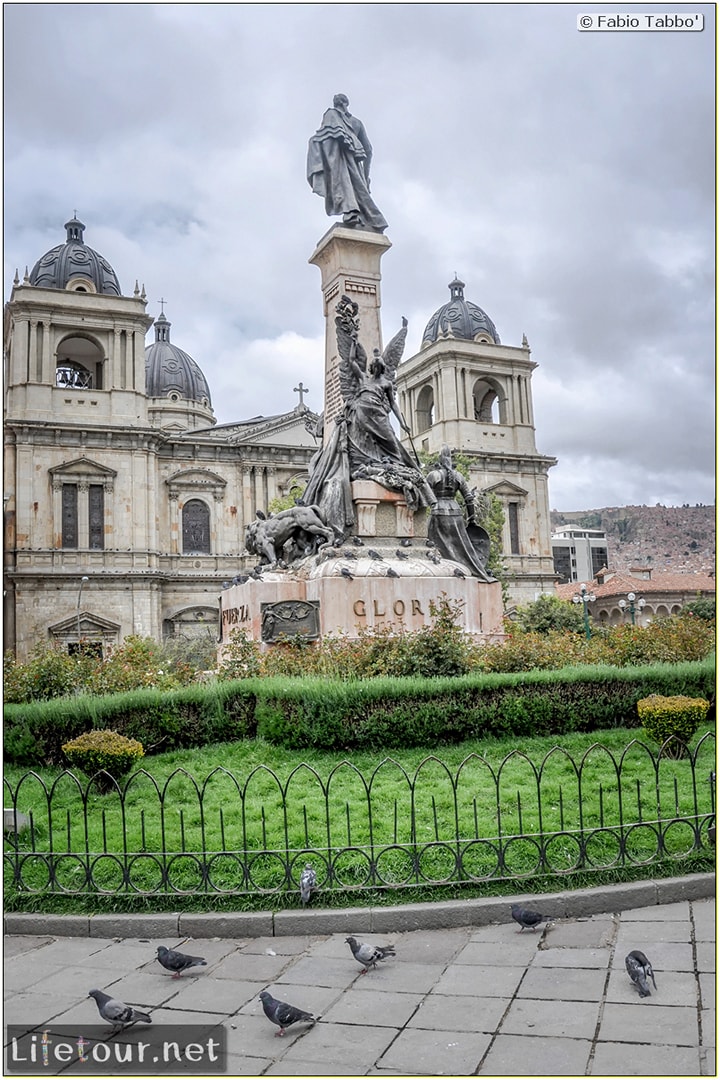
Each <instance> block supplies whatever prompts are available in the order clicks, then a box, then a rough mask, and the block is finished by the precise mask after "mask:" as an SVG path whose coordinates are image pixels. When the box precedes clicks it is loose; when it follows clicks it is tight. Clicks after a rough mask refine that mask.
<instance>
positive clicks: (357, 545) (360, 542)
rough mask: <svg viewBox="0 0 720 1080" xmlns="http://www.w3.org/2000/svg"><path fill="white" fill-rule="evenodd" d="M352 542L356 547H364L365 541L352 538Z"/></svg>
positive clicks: (357, 537) (356, 537) (355, 537)
mask: <svg viewBox="0 0 720 1080" xmlns="http://www.w3.org/2000/svg"><path fill="white" fill-rule="evenodd" d="M352 542H353V544H355V546H356V547H365V541H364V540H361V539H360V537H359V536H353V538H352Z"/></svg>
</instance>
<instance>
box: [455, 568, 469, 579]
mask: <svg viewBox="0 0 720 1080" xmlns="http://www.w3.org/2000/svg"><path fill="white" fill-rule="evenodd" d="M453 574H454V575H455V577H462V578H464V577H467V574H464V573H463V572H462V570H461V569H460V567H459V566H455V567H453Z"/></svg>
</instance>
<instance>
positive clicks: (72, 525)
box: [62, 484, 78, 548]
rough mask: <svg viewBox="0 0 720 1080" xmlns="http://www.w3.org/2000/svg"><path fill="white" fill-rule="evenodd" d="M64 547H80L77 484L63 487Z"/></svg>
mask: <svg viewBox="0 0 720 1080" xmlns="http://www.w3.org/2000/svg"><path fill="white" fill-rule="evenodd" d="M62 546H63V547H64V548H76V547H77V546H78V489H77V484H63V486H62Z"/></svg>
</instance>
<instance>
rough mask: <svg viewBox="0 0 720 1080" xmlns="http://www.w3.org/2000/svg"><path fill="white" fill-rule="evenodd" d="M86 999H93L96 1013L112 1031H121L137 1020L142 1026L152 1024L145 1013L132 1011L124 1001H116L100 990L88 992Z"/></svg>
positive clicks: (136, 1010) (130, 1006)
mask: <svg viewBox="0 0 720 1080" xmlns="http://www.w3.org/2000/svg"><path fill="white" fill-rule="evenodd" d="M88 997H91V998H95V1004H96V1005H97V1007H98V1012H99V1013H100V1015H101V1016H102V1018H103V1020H107V1021H108V1023H110V1024H112V1026H113V1031H121V1030H122V1029H123V1028H125V1027H129V1026H130V1024H136V1023H137V1022H138V1020H140V1021H142V1023H143V1024H152V1020H151V1019H150V1017H149V1016H148V1014H147V1013H144V1012H140V1011H139V1010H138V1009H133V1007H132V1005H126V1004H125V1002H124V1001H118V1000H117V998H113V997H110V995H109V994H106V993H104V992H103V991H102V990H88Z"/></svg>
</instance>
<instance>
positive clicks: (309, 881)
mask: <svg viewBox="0 0 720 1080" xmlns="http://www.w3.org/2000/svg"><path fill="white" fill-rule="evenodd" d="M315 889H317V874H316V873H315V871H314V869H313V867H312V866H311V864H310V863H309V862H308V863H305V869H304V870H303V872H302V874H301V875H300V899H301V900H302V902H303V906H305V904H307V903H308V901H309V900H310V896H311V894H312V893H313V892H314V891H315Z"/></svg>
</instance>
